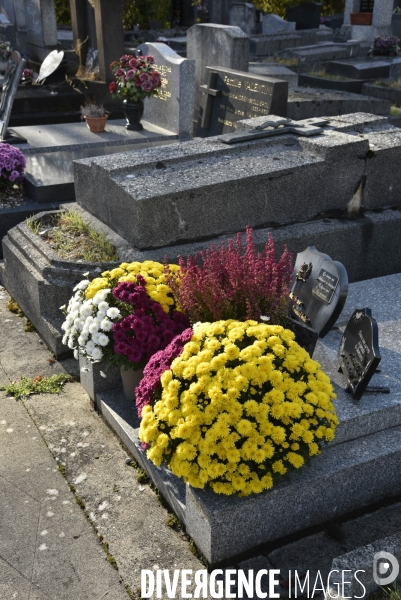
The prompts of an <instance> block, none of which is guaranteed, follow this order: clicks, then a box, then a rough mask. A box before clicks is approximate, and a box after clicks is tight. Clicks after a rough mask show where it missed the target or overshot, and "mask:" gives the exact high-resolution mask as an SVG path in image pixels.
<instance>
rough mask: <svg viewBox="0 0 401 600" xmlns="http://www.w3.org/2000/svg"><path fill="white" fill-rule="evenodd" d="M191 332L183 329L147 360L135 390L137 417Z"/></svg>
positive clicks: (159, 385)
mask: <svg viewBox="0 0 401 600" xmlns="http://www.w3.org/2000/svg"><path fill="white" fill-rule="evenodd" d="M192 334H193V331H192V329H191V328H190V327H189V328H188V329H185V330H184V331H183V332H182V333H181V334H180V335H177V336H176V337H175V338H174V339H173V341H172V342H171V343H170V344H169V345H168V346H167V347H166V348H164V350H160V351H159V352H157V353H156V354H154V355H153V356H152V358H151V359H150V360H149V362H148V364H147V365H146V367H145V368H144V370H143V379H142V380H141V382H140V384H139V385H138V387H137V388H136V390H135V398H136V407H137V409H138V416H139V418H140V417H141V416H142V409H143V407H144V406H146V405H147V404H150V403H151V402H152V397H153V395H154V394H155V391H156V390H157V389H159V388H160V389H161V383H160V377H161V376H162V375H163V373H164V371H167V369H169V368H170V366H171V363H172V362H173V360H174V359H175V358H177V356H180V355H181V353H182V351H183V348H184V346H185V344H186V343H187V342H189V340H190V339H191V337H192Z"/></svg>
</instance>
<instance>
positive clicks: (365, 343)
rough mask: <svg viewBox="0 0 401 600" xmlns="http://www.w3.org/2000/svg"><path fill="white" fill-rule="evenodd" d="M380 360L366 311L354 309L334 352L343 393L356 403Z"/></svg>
mask: <svg viewBox="0 0 401 600" xmlns="http://www.w3.org/2000/svg"><path fill="white" fill-rule="evenodd" d="M380 360H381V356H380V351H379V333H378V327H377V323H376V320H375V319H374V318H373V317H372V311H371V310H370V308H360V309H359V308H357V309H356V310H355V311H354V314H353V315H352V317H351V318H350V320H349V321H348V324H347V326H346V328H345V331H344V334H343V337H342V339H341V344H340V348H339V350H338V370H339V371H341V372H342V373H343V375H344V377H345V380H346V383H347V388H346V391H347V392H349V393H350V394H352V397H353V398H354V399H355V400H359V399H360V398H361V396H362V394H363V393H364V391H365V390H366V387H367V385H368V383H369V381H370V379H371V378H372V375H373V374H374V372H375V371H376V369H377V366H378V364H379V362H380Z"/></svg>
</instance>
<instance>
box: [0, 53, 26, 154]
mask: <svg viewBox="0 0 401 600" xmlns="http://www.w3.org/2000/svg"><path fill="white" fill-rule="evenodd" d="M25 64H26V61H25V60H24V59H23V58H21V55H20V53H19V52H16V51H15V52H13V53H12V55H11V57H10V61H9V64H8V70H7V71H6V75H5V80H4V83H3V88H2V94H1V101H0V141H1V142H7V143H9V144H23V143H25V142H26V139H25V138H23V137H22V136H20V135H17V134H16V133H15V132H14V131H12V130H8V123H9V122H10V116H11V110H12V107H13V103H14V98H15V94H16V93H17V89H18V85H19V82H20V81H21V76H22V72H23V70H24V68H25Z"/></svg>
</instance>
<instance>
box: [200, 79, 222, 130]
mask: <svg viewBox="0 0 401 600" xmlns="http://www.w3.org/2000/svg"><path fill="white" fill-rule="evenodd" d="M216 80H217V73H211V75H210V80H209V85H207V84H205V85H201V86H200V89H201V91H202V93H204V94H207V99H206V104H205V105H204V109H203V115H202V120H201V127H203V128H204V129H209V124H210V117H211V114H212V106H213V98H220V96H221V94H222V91H221V90H215V89H214V88H215V87H216Z"/></svg>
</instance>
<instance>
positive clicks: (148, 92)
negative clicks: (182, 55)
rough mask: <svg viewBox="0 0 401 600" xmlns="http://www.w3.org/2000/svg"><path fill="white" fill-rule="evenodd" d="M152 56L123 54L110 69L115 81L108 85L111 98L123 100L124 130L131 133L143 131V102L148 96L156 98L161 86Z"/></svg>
mask: <svg viewBox="0 0 401 600" xmlns="http://www.w3.org/2000/svg"><path fill="white" fill-rule="evenodd" d="M154 62H155V59H154V58H153V56H139V57H138V58H136V57H135V56H133V54H125V55H124V56H122V57H121V58H120V60H119V61H117V60H116V61H114V62H112V63H111V65H110V69H111V71H112V73H113V75H114V77H115V78H116V80H117V81H112V82H111V83H110V92H111V94H112V96H113V98H123V99H124V101H123V110H124V114H125V118H126V119H127V125H126V128H127V129H130V130H132V131H140V130H141V129H143V126H142V125H141V122H140V121H141V119H142V115H143V109H144V105H143V100H144V98H146V97H148V96H156V95H157V90H158V88H160V87H161V85H162V78H161V75H160V73H159V71H157V70H156V68H155V65H154Z"/></svg>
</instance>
